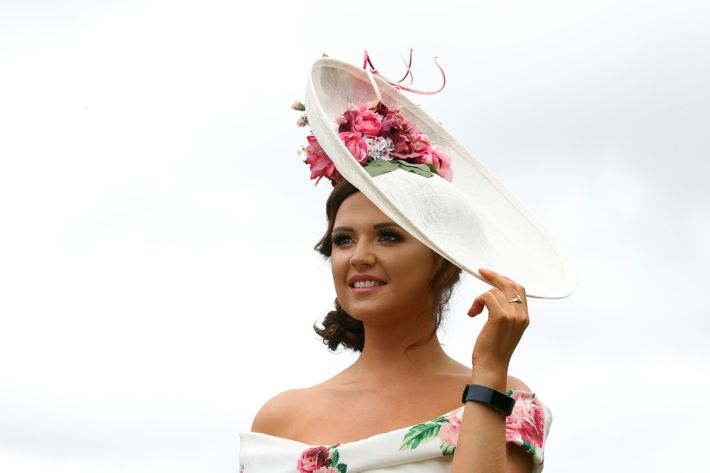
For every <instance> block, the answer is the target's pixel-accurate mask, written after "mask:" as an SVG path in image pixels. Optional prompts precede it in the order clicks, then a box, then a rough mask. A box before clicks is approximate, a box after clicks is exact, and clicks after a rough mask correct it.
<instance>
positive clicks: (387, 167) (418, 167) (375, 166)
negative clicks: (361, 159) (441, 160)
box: [365, 159, 439, 177]
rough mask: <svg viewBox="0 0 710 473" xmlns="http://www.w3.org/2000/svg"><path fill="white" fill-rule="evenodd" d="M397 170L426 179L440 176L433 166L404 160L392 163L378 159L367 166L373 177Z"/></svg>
mask: <svg viewBox="0 0 710 473" xmlns="http://www.w3.org/2000/svg"><path fill="white" fill-rule="evenodd" d="M397 168H399V169H402V170H404V171H407V172H411V173H414V174H418V175H420V176H424V177H431V176H433V175H434V174H439V173H438V172H437V171H436V168H435V167H434V166H432V165H431V164H414V163H410V162H407V161H404V160H402V159H394V160H392V161H387V160H385V159H376V160H374V161H371V162H370V163H368V164H367V166H365V170H366V171H367V173H368V174H369V175H370V176H372V177H375V176H379V175H380V174H387V173H388V172H392V171H394V170H395V169H397Z"/></svg>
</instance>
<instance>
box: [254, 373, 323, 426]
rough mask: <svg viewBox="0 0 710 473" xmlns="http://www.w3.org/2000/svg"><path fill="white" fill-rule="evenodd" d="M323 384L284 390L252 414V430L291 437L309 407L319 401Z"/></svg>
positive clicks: (306, 414) (308, 411)
mask: <svg viewBox="0 0 710 473" xmlns="http://www.w3.org/2000/svg"><path fill="white" fill-rule="evenodd" d="M322 388H323V384H319V385H315V386H311V387H307V388H299V389H289V390H287V391H284V392H282V393H280V394H278V395H276V396H274V397H273V398H271V399H269V400H268V401H266V403H264V405H263V406H261V408H260V409H259V410H258V411H257V413H256V415H255V416H254V422H253V423H252V426H251V431H252V432H260V433H263V434H268V435H274V436H277V437H287V438H288V437H291V435H292V434H293V432H294V430H296V429H298V428H299V427H300V424H301V423H302V421H303V419H304V418H306V417H307V416H308V415H309V413H310V409H311V408H312V407H313V406H314V405H318V404H319V403H320V399H321V398H322V397H323V393H322V391H323V389H322Z"/></svg>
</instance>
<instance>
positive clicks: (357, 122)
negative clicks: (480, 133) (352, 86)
mask: <svg viewBox="0 0 710 473" xmlns="http://www.w3.org/2000/svg"><path fill="white" fill-rule="evenodd" d="M335 121H336V123H337V125H338V135H339V137H340V139H341V140H342V142H343V144H344V145H345V147H346V148H347V149H348V151H350V154H351V155H352V156H353V157H354V158H355V160H356V161H357V162H358V163H360V165H362V166H363V167H367V166H368V164H370V163H372V162H374V161H379V160H386V161H390V162H391V163H393V166H394V167H392V168H390V169H396V168H397V167H398V166H399V167H402V168H403V169H405V170H411V169H412V167H411V166H410V167H406V164H407V163H412V164H423V165H426V166H429V168H430V170H431V171H432V172H433V173H435V174H439V175H440V176H441V177H443V178H444V179H446V180H448V181H451V180H452V177H453V176H452V172H451V157H450V156H449V155H448V154H447V153H446V151H445V150H444V149H443V148H441V147H440V146H437V145H432V144H431V142H430V141H429V136H427V135H426V134H425V133H423V132H422V131H421V130H420V129H419V128H417V127H416V125H414V123H413V122H411V121H409V120H407V118H405V117H404V115H402V114H401V113H400V111H399V109H396V108H392V109H390V108H388V107H387V106H386V105H385V104H384V103H382V102H381V101H380V102H363V103H359V104H352V103H351V104H349V105H348V108H347V110H346V111H345V112H343V114H342V115H340V116H339V117H337V118H336V120H335ZM308 143H309V146H308V147H307V148H305V150H306V151H307V153H308V156H307V157H306V163H307V164H308V165H310V167H311V179H317V181H316V183H318V181H320V179H321V178H322V177H327V178H328V179H330V180H331V181H332V182H333V185H335V184H337V183H338V182H339V181H340V180H342V176H341V175H340V173H338V171H337V169H336V168H335V165H334V164H333V162H332V161H331V159H330V158H329V157H328V156H327V155H326V154H325V152H324V151H323V150H322V148H321V147H320V145H319V144H318V142H317V141H316V139H315V136H313V135H310V136H309V137H308ZM417 172H418V173H422V172H424V173H426V172H428V171H427V170H426V168H419V169H418V171H417Z"/></svg>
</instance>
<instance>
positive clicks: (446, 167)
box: [431, 145, 454, 182]
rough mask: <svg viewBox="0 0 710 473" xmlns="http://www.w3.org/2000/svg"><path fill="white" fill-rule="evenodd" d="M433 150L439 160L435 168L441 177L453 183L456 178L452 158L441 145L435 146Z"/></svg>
mask: <svg viewBox="0 0 710 473" xmlns="http://www.w3.org/2000/svg"><path fill="white" fill-rule="evenodd" d="M431 150H432V151H433V152H434V153H435V154H436V156H437V158H438V163H435V164H434V167H435V168H436V170H437V171H438V172H439V174H440V175H441V177H443V178H444V179H446V180H447V181H449V182H451V179H453V178H454V175H453V171H452V170H451V156H449V153H447V152H446V150H445V149H444V148H442V147H441V146H439V145H434V146H432V147H431Z"/></svg>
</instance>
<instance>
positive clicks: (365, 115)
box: [351, 110, 382, 136]
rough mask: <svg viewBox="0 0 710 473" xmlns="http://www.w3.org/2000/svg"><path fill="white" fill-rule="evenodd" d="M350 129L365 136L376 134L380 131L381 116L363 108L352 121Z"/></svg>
mask: <svg viewBox="0 0 710 473" xmlns="http://www.w3.org/2000/svg"><path fill="white" fill-rule="evenodd" d="M351 126H352V130H353V131H357V132H360V133H362V134H363V135H367V136H378V135H379V134H380V132H381V131H382V117H381V116H380V115H378V114H376V113H375V112H372V111H370V110H365V111H364V112H362V113H360V114H358V115H357V116H356V117H355V118H354V119H353V121H352V125H351Z"/></svg>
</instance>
